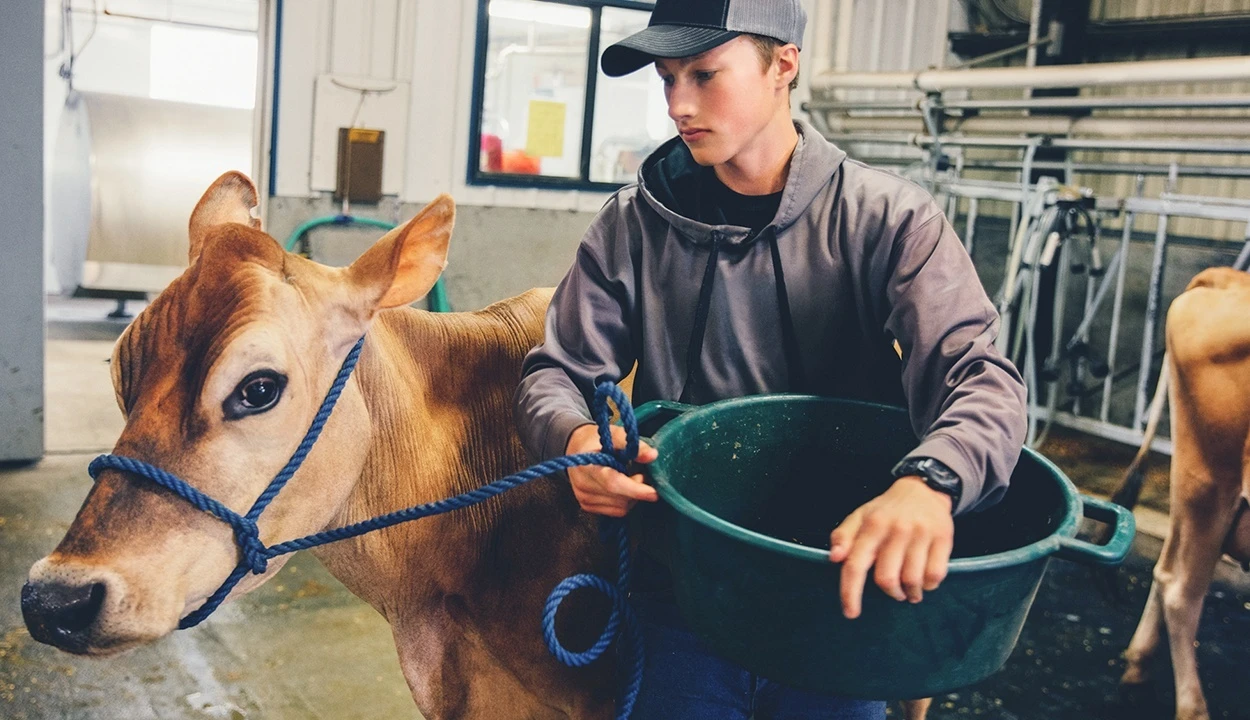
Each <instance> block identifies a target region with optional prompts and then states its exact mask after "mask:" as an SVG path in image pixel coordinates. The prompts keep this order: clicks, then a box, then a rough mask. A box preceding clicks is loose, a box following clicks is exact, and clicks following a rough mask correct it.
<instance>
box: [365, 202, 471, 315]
mask: <svg viewBox="0 0 1250 720" xmlns="http://www.w3.org/2000/svg"><path fill="white" fill-rule="evenodd" d="M455 222H456V203H455V202H454V201H453V200H452V199H451V196H450V195H439V196H438V197H436V198H434V200H433V201H432V202H431V203H430V204H429V205H426V206H425V208H424V209H422V210H421V212H419V213H417V216H416V217H414V218H413V219H411V220H409V221H408V223H407V224H406V225H402V226H400V227H397V228H395V229H394V230H392V231H390V232H388V233H387V234H386V235H384V236H383V237H382V239H381V240H378V241H377V242H376V243H374V244H373V247H371V248H369V249H368V250H366V251H365V253H364V255H361V256H360V257H359V258H357V259H356V262H354V263H352V264H351V267H349V268H348V269H347V272H348V276H349V277H350V278H351V280H352V282H353V283H354V284H355V285H357V286H358V287H360V288H362V289H363V290H364V291H365V292H367V293H369V296H368V297H369V300H370V302H371V303H372V305H373V307H374V309H375V310H383V309H385V308H392V307H398V306H400V305H408V304H409V303H412V302H416V301H417V300H420V299H421V298H423V297H425V295H426V293H428V292H429V291H430V288H432V287H434V283H435V282H437V281H438V276H439V275H441V274H442V272H443V268H445V267H446V266H447V245H448V244H449V242H450V241H451V229H452V226H453V225H455Z"/></svg>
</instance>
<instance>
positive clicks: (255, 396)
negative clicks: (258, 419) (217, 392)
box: [224, 370, 286, 420]
mask: <svg viewBox="0 0 1250 720" xmlns="http://www.w3.org/2000/svg"><path fill="white" fill-rule="evenodd" d="M285 387H286V376H285V375H282V374H281V373H277V372H274V371H273V370H258V371H256V372H254V373H251V374H249V375H248V376H247V377H245V378H243V381H242V382H240V383H239V386H238V387H236V388H235V390H234V392H233V393H231V395H230V397H229V398H227V399H226V403H225V408H224V410H225V412H226V419H228V420H237V419H239V418H241V417H246V416H248V415H255V414H257V413H262V412H265V411H266V410H269V409H270V408H272V407H273V406H275V405H277V404H278V399H279V398H281V397H282V389H283V388H285Z"/></svg>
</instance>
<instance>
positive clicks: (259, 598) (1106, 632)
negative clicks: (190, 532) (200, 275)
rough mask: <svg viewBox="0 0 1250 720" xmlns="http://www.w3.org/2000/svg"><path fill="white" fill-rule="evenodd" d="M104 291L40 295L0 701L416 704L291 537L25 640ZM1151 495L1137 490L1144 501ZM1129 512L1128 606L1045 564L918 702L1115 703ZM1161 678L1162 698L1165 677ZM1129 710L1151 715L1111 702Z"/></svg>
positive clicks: (1154, 528)
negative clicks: (249, 571) (103, 647)
mask: <svg viewBox="0 0 1250 720" xmlns="http://www.w3.org/2000/svg"><path fill="white" fill-rule="evenodd" d="M110 308H111V303H107V302H101V301H72V302H68V301H60V302H55V303H53V304H52V305H51V306H50V307H49V313H48V314H49V331H48V338H49V340H48V346H47V361H48V365H47V367H48V379H47V394H48V403H47V412H46V418H47V435H48V455H47V457H46V458H45V459H44V460H43V461H42V462H40V463H38V464H36V465H33V466H28V467H24V468H8V469H2V468H0V547H3V548H4V553H3V555H2V556H0V718H13V719H14V720H18V719H21V720H36V719H38V720H44V719H51V718H64V719H77V718H84V719H85V718H126V719H127V720H129V719H132V718H133V719H137V720H138V719H144V720H146V719H148V718H162V719H181V718H187V719H188V720H190V719H196V720H199V719H202V718H230V719H232V720H233V719H242V718H249V719H251V718H265V719H274V720H287V719H294V718H301V719H302V718H419V717H420V714H419V713H418V712H417V711H416V710H415V708H414V707H413V704H412V700H411V697H410V695H409V694H408V689H407V687H406V685H405V684H404V681H403V678H402V676H401V675H400V672H399V666H398V662H397V661H396V657H395V650H394V647H393V645H392V642H391V637H390V633H389V630H388V627H387V625H386V623H385V622H383V620H382V619H381V617H380V616H378V615H377V614H376V613H375V612H374V611H373V610H371V609H370V608H368V607H367V606H365V605H364V604H363V603H361V602H360V601H358V600H357V599H356V598H354V597H353V596H352V595H350V594H349V593H348V592H347V591H346V589H345V588H343V587H342V585H340V584H339V583H338V582H337V581H336V580H334V579H333V578H332V577H330V576H329V574H328V573H326V572H325V570H323V569H322V568H321V566H320V565H318V564H317V563H316V561H315V560H313V558H312V557H311V556H309V555H306V554H301V555H297V556H296V557H295V558H294V560H292V561H291V562H290V563H289V564H288V565H287V566H286V568H284V569H283V570H282V572H281V573H280V574H279V576H278V577H276V578H275V579H274V580H273V581H271V582H269V583H268V584H267V585H265V586H264V587H262V588H261V589H260V590H258V591H256V592H254V593H252V594H250V595H248V596H246V597H244V598H242V599H241V600H239V601H238V602H235V603H233V604H230V605H227V606H225V607H224V608H222V609H221V610H220V611H219V612H218V613H216V614H215V615H214V616H213V618H212V619H210V620H209V621H207V622H206V623H205V624H203V625H201V626H200V627H198V628H195V629H192V630H188V631H182V632H177V633H175V634H173V635H172V636H170V637H168V638H166V639H164V640H162V641H160V642H158V643H156V644H154V645H152V646H149V647H145V648H140V649H138V650H135V651H132V652H129V653H126V654H123V655H121V656H119V657H115V658H111V659H108V660H88V659H83V658H77V657H74V656H70V655H67V654H64V653H61V652H60V651H57V650H54V649H52V648H50V647H47V646H44V645H40V644H38V643H35V642H34V641H32V640H31V638H30V637H29V635H28V634H27V632H26V630H25V628H24V626H23V624H22V619H21V614H20V609H19V607H18V596H19V592H20V587H21V584H22V582H23V581H24V579H25V575H26V571H27V569H28V568H29V567H30V565H31V563H33V562H34V561H35V560H37V559H38V558H39V557H41V556H42V555H44V554H46V553H47V552H48V551H49V550H51V549H52V548H53V547H54V546H55V544H56V542H57V541H58V540H59V538H60V537H61V535H62V534H63V533H64V531H65V530H66V528H67V527H68V525H69V523H70V521H71V520H72V518H73V516H74V514H75V513H76V512H77V510H78V507H79V505H80V503H81V501H82V498H83V497H84V496H85V495H86V492H87V490H88V488H89V486H90V479H89V478H88V476H87V473H86V466H87V463H88V462H89V461H90V459H91V458H92V457H93V456H94V455H96V454H98V453H101V452H107V451H108V450H110V449H111V447H112V444H113V441H114V439H115V438H116V437H117V435H118V433H119V432H120V430H121V427H122V422H121V416H120V413H119V412H118V411H117V407H116V404H115V402H114V399H113V393H112V389H111V388H112V386H111V382H110V380H109V375H108V365H107V362H106V360H107V359H108V357H109V355H110V352H111V348H112V343H113V339H114V338H115V337H116V335H117V334H118V333H119V332H120V329H121V328H122V327H124V325H123V324H121V323H118V322H112V323H110V322H107V321H103V320H102V319H101V318H102V316H103V315H104V313H105V312H107V311H108V310H109V309H110ZM134 309H135V310H137V309H138V308H137V307H135V308H134ZM1058 437H1059V440H1058V441H1056V445H1055V446H1054V452H1053V453H1051V454H1052V457H1055V459H1056V460H1057V461H1058V462H1059V463H1060V464H1061V466H1064V467H1065V469H1066V470H1068V472H1069V473H1070V474H1071V475H1072V476H1073V477H1074V478H1075V479H1076V480H1077V481H1078V483H1081V484H1083V485H1086V486H1089V487H1094V488H1097V489H1101V488H1102V487H1105V486H1106V483H1107V479H1108V477H1109V476H1115V475H1116V474H1117V473H1118V472H1119V471H1120V469H1122V468H1123V467H1124V465H1123V464H1122V463H1120V462H1119V459H1118V458H1119V456H1118V455H1117V453H1124V452H1129V454H1131V452H1130V451H1127V450H1125V449H1123V448H1114V447H1112V448H1109V449H1108V448H1107V447H1101V446H1100V447H1099V448H1095V449H1090V448H1089V447H1087V446H1084V445H1082V444H1081V441H1080V438H1075V439H1074V438H1073V437H1071V436H1066V435H1063V434H1060V435H1059V436H1058ZM1065 463H1067V464H1065ZM1068 464H1072V467H1068ZM1162 496H1163V493H1161V492H1158V491H1157V490H1156V491H1155V492H1154V495H1153V497H1154V499H1155V501H1156V502H1155V503H1154V504H1155V505H1156V507H1157V506H1158V501H1159V500H1160V499H1161V498H1162ZM1138 517H1139V524H1140V526H1141V527H1142V529H1143V530H1144V531H1145V532H1144V534H1143V535H1144V536H1143V537H1142V538H1141V540H1140V541H1139V542H1138V543H1137V546H1136V548H1135V554H1134V556H1133V558H1132V559H1131V560H1130V562H1129V569H1130V571H1129V572H1128V573H1126V574H1124V576H1123V577H1124V583H1125V589H1126V591H1127V597H1128V598H1129V604H1128V605H1127V606H1124V607H1119V608H1116V607H1112V606H1109V605H1107V604H1106V603H1104V602H1103V601H1102V600H1101V599H1099V598H1097V597H1096V596H1095V594H1094V593H1093V592H1092V591H1090V590H1089V589H1088V584H1087V580H1086V576H1085V575H1084V570H1082V569H1080V568H1075V569H1074V568H1072V567H1070V566H1068V565H1067V564H1066V563H1053V564H1052V565H1051V570H1050V571H1049V572H1048V575H1047V579H1046V581H1045V584H1044V586H1043V589H1042V591H1041V592H1040V593H1039V595H1038V599H1037V603H1036V604H1035V606H1034V610H1033V614H1032V615H1031V616H1030V620H1029V623H1028V624H1027V625H1026V628H1025V634H1024V636H1022V638H1021V642H1020V645H1019V646H1018V647H1017V650H1016V653H1015V655H1013V657H1012V660H1011V661H1009V663H1008V665H1007V668H1006V669H1005V670H1004V671H1002V672H1000V673H999V674H998V675H996V676H994V677H993V678H991V679H990V680H988V681H986V682H985V683H983V684H982V685H981V686H978V687H976V688H970V689H968V690H967V691H965V692H962V693H956V694H952V695H950V696H947V697H945V698H940V699H939V702H937V703H935V705H934V710H933V712H932V714H931V717H932V718H934V719H935V720H945V719H946V718H956V717H965V716H968V715H974V716H981V717H990V718H1005V719H1008V720H1017V719H1019V720H1024V719H1026V718H1027V719H1030V720H1043V719H1044V718H1045V719H1048V720H1049V719H1051V718H1066V717H1072V718H1078V717H1080V718H1086V717H1116V716H1117V715H1114V714H1108V713H1107V712H1105V711H1106V708H1107V707H1110V705H1109V703H1111V701H1110V700H1109V699H1108V698H1113V697H1114V690H1115V679H1116V678H1118V676H1119V667H1120V665H1119V661H1118V659H1117V657H1118V653H1119V650H1120V649H1121V648H1123V647H1124V645H1125V644H1126V643H1127V642H1128V638H1129V635H1130V634H1131V632H1132V629H1133V626H1134V625H1135V623H1136V618H1137V613H1138V612H1139V611H1140V607H1141V602H1142V600H1144V589H1145V583H1146V582H1148V578H1149V567H1150V565H1151V564H1152V563H1153V559H1154V557H1156V556H1157V553H1158V546H1159V543H1158V541H1157V540H1156V539H1152V538H1151V537H1149V536H1150V535H1151V534H1152V533H1153V534H1154V535H1156V536H1157V535H1159V534H1161V532H1162V531H1163V530H1164V529H1165V528H1166V516H1164V515H1162V514H1161V513H1159V512H1158V511H1151V510H1148V509H1144V510H1142V511H1141V512H1140V513H1139V515H1138ZM1246 578H1247V576H1245V575H1243V574H1242V573H1240V571H1239V570H1236V569H1234V568H1233V567H1232V566H1231V565H1230V564H1225V565H1223V566H1222V567H1221V569H1220V579H1219V582H1218V583H1217V586H1216V588H1215V589H1214V590H1215V594H1213V595H1212V599H1211V600H1209V601H1208V606H1209V609H1208V613H1207V614H1206V615H1204V623H1205V624H1204V626H1203V632H1202V635H1201V636H1200V640H1201V642H1202V648H1201V650H1200V662H1201V663H1203V669H1204V680H1205V681H1206V683H1207V685H1208V692H1209V693H1210V695H1209V697H1210V699H1211V702H1212V705H1213V707H1214V708H1216V709H1217V711H1216V712H1215V717H1226V718H1237V717H1248V716H1247V715H1245V714H1239V713H1246V712H1247V710H1246V708H1245V706H1244V702H1238V701H1237V700H1236V698H1237V697H1239V696H1240V688H1241V680H1240V679H1239V678H1240V677H1241V676H1242V672H1241V670H1239V668H1244V663H1245V661H1250V657H1246V656H1247V655H1250V636H1248V635H1247V631H1248V630H1250V583H1247V582H1246ZM1081 617H1084V618H1085V621H1083V622H1082V621H1080V620H1079V618H1081ZM1072 618H1078V620H1073V619H1072ZM1042 657H1045V658H1046V662H1045V664H1043V663H1041V662H1040V660H1038V658H1042ZM1091 663H1092V664H1091ZM1161 688H1162V693H1161V694H1162V696H1163V698H1164V700H1163V702H1164V703H1165V704H1166V702H1167V701H1168V693H1169V691H1168V689H1167V688H1166V683H1164V684H1163V685H1161ZM1111 704H1112V705H1113V703H1111ZM1146 716H1150V717H1154V715H1146V714H1139V713H1137V712H1136V711H1134V712H1133V713H1131V714H1129V715H1128V717H1146ZM1159 717H1163V715H1160V716H1159Z"/></svg>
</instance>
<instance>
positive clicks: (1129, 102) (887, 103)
mask: <svg viewBox="0 0 1250 720" xmlns="http://www.w3.org/2000/svg"><path fill="white" fill-rule="evenodd" d="M919 103H920V99H919V98H917V99H914V100H860V101H843V100H809V101H808V102H806V103H804V104H803V109H804V110H806V111H808V112H812V111H815V110H823V111H831V112H851V111H856V110H868V111H872V110H913V111H915V110H917V109H918V108H919ZM939 106H940V107H941V108H942V109H944V110H968V111H974V112H975V111H998V110H1155V109H1158V110H1166V109H1175V108H1194V109H1198V108H1250V95H1179V96H1168V97H1155V96H1149V95H1143V96H1136V95H1135V96H1113V97H1109V96H1105V95H1098V96H1090V95H1084V96H1080V97H1038V98H1019V99H993V100H991V99H985V100H942V102H941V103H940V104H939Z"/></svg>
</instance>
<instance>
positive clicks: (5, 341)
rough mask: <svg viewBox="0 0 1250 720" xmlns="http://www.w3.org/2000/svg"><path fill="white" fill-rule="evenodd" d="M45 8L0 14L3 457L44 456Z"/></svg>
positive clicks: (29, 6)
mask: <svg viewBox="0 0 1250 720" xmlns="http://www.w3.org/2000/svg"><path fill="white" fill-rule="evenodd" d="M43 15H44V7H43V3H36V2H19V3H9V4H8V6H7V7H6V8H5V11H4V22H0V67H2V68H4V72H3V73H0V97H2V98H4V102H0V188H4V192H0V258H2V259H0V461H9V460H37V459H39V458H40V457H42V456H43V341H44V333H43V272H44V268H43V243H44V239H43V71H44V68H43V53H44V49H43V21H44V17H43Z"/></svg>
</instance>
